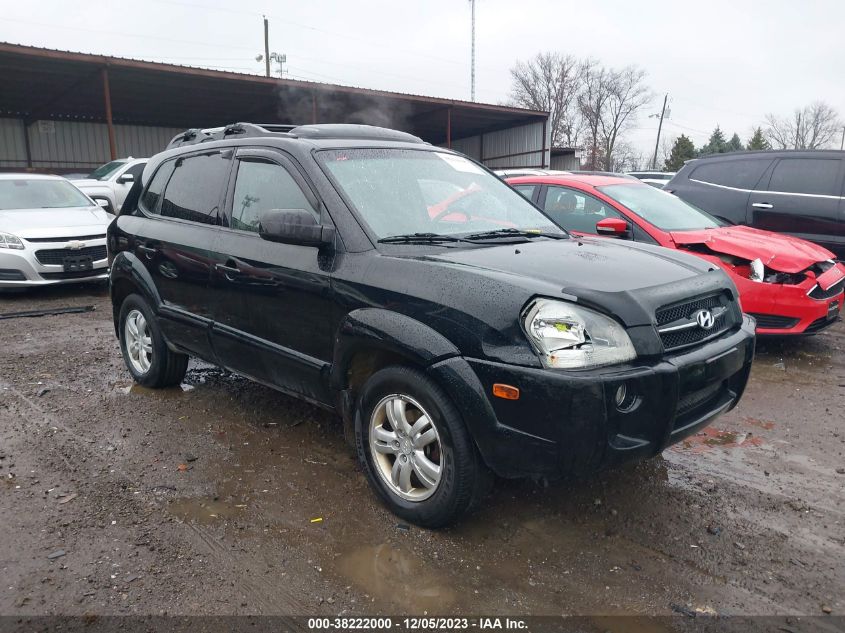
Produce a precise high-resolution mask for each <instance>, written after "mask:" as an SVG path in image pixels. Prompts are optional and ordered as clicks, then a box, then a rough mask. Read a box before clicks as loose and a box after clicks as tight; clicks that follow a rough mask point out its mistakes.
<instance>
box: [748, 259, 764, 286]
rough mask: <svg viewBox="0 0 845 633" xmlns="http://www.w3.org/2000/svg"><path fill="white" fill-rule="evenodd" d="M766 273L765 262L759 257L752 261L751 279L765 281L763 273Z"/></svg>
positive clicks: (749, 276)
mask: <svg viewBox="0 0 845 633" xmlns="http://www.w3.org/2000/svg"><path fill="white" fill-rule="evenodd" d="M765 274H766V267H765V266H763V262H762V261H760V260H759V259H755V260H754V261H753V262H751V272H750V273H749V275H748V278H749V279H750V280H751V281H763V275H765Z"/></svg>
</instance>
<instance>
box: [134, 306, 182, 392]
mask: <svg viewBox="0 0 845 633" xmlns="http://www.w3.org/2000/svg"><path fill="white" fill-rule="evenodd" d="M118 327H119V332H120V351H121V352H122V353H123V360H124V362H125V363H126V367H127V369H129V373H131V374H132V377H133V378H134V379H135V382H137V383H138V384H141V385H143V386H145V387H154V388H157V387H171V386H173V385H178V384H179V383H180V382H182V379H183V378H184V377H185V372H186V371H187V370H188V357H187V356H186V355H185V354H179V353H177V352H174V351H172V350H170V348H168V347H167V343H166V342H165V340H164V337H163V336H162V334H161V330H160V329H159V327H158V323H157V322H156V320H155V315H154V314H153V311H152V309H151V308H150V306H149V305H148V304H147V302H146V301H145V300H144V298H143V297H141V296H140V295H137V294H132V295H129V296H128V297H126V299H125V300H124V301H123V303H122V304H121V306H120V318H119V320H118Z"/></svg>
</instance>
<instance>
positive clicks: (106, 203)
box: [93, 198, 109, 211]
mask: <svg viewBox="0 0 845 633" xmlns="http://www.w3.org/2000/svg"><path fill="white" fill-rule="evenodd" d="M93 200H94V202H96V203H97V206H98V207H102V208H103V209H105V210H106V211H108V209H109V201H108V200H106V199H105V198H94V199H93Z"/></svg>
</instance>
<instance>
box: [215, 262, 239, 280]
mask: <svg viewBox="0 0 845 633" xmlns="http://www.w3.org/2000/svg"><path fill="white" fill-rule="evenodd" d="M214 270H219V271H220V272H222V273H223V276H224V277H225V278H226V279H228V280H229V281H235V278H236V277H239V276H240V274H241V271H240V269H239V268H237V267H235V266H229V265H228V262H227V263H226V264H214Z"/></svg>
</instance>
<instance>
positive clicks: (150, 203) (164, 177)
mask: <svg viewBox="0 0 845 633" xmlns="http://www.w3.org/2000/svg"><path fill="white" fill-rule="evenodd" d="M175 166H176V161H174V160H171V161H169V162H166V163H164V164H163V165H161V166H160V167H159V168H158V171H157V172H156V174H155V176H153V179H152V181H150V186H149V187H147V190H146V191H145V192H144V195H142V196H141V203H140V206H141V207H142V208H143V209H144V210H146V211H147V212H149V213H158V201H159V199H160V198H161V193H162V192H163V191H164V186H165V185H166V184H167V181H168V180H169V179H170V175H171V174H172V173H173V168H174V167H175ZM127 208H128V207H127Z"/></svg>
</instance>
